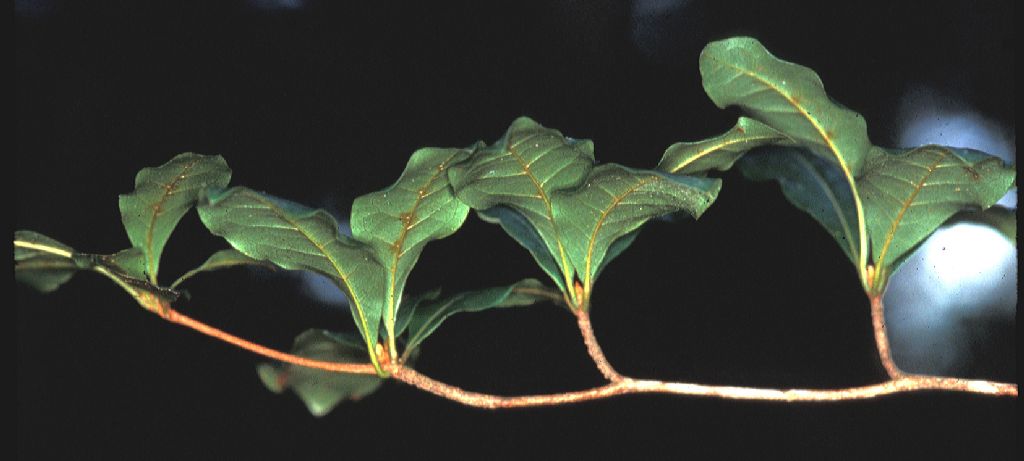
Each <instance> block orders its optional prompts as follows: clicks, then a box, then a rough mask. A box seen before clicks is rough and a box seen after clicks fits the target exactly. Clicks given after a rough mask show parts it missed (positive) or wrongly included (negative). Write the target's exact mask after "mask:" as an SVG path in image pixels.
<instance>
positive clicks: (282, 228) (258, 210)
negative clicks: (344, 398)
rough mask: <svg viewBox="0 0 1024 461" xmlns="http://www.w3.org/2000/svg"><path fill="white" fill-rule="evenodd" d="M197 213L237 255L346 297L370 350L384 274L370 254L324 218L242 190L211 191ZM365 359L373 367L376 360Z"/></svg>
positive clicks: (320, 213)
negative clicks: (308, 275)
mask: <svg viewBox="0 0 1024 461" xmlns="http://www.w3.org/2000/svg"><path fill="white" fill-rule="evenodd" d="M198 209H199V217H200V219H202V221H203V224H205V225H206V227H207V228H209V230H210V232H212V233H213V234H215V235H219V236H221V237H224V239H225V240H227V241H228V243H230V244H231V246H232V247H234V248H235V249H236V250H238V251H239V252H241V253H242V254H244V255H246V256H248V257H250V258H253V259H256V260H260V261H269V262H271V263H273V264H275V265H277V266H279V267H281V268H284V269H288V270H308V271H313V272H317V273H319V274H321V275H324V276H326V277H328V278H330V279H331V280H332V281H333V282H334V283H335V284H337V285H338V286H339V287H340V288H341V289H342V290H343V291H344V292H345V294H346V295H347V296H348V299H349V300H350V303H349V305H350V306H351V307H352V316H353V318H354V319H355V322H356V326H357V327H358V328H359V331H360V332H361V333H362V334H363V338H364V339H365V341H366V347H367V350H369V351H373V350H374V348H375V346H376V344H377V330H378V327H379V325H380V320H381V313H382V307H383V299H384V271H383V268H382V267H381V265H380V263H379V262H378V261H377V259H376V256H375V255H374V252H373V250H372V249H371V248H370V247H369V246H367V245H366V244H364V243H361V242H359V241H356V240H353V239H351V238H349V237H348V236H345V235H343V234H342V233H341V232H340V231H339V230H338V223H337V221H335V219H334V218H333V217H332V216H331V215H330V214H328V213H327V212H326V211H323V210H314V209H311V208H306V207H304V206H302V205H298V204H295V203H292V202H288V201H285V200H282V199H279V198H275V197H271V196H268V195H264V194H261V193H258V192H254V191H252V190H250V189H247V188H244V187H234V188H231V189H228V190H226V191H217V192H211V193H210V194H209V198H208V200H207V201H206V202H204V203H201V204H200V205H199V207H198ZM371 354H372V352H371ZM371 357H372V358H373V360H374V362H375V364H376V357H373V356H372V355H371Z"/></svg>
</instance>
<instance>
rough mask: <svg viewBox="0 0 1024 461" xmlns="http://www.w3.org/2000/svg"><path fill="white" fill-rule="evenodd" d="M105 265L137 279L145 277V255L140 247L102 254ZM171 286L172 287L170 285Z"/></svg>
mask: <svg viewBox="0 0 1024 461" xmlns="http://www.w3.org/2000/svg"><path fill="white" fill-rule="evenodd" d="M102 260H103V262H104V263H105V264H107V265H112V266H113V267H114V268H115V269H117V270H118V271H120V272H122V273H124V274H127V275H129V276H131V277H133V278H136V279H139V280H145V279H146V255H145V253H143V251H142V249H141V248H128V249H126V250H121V251H118V252H117V253H114V254H112V255H110V256H103V257H102ZM172 288H173V287H172Z"/></svg>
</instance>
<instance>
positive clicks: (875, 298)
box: [871, 295, 906, 379]
mask: <svg viewBox="0 0 1024 461" xmlns="http://www.w3.org/2000/svg"><path fill="white" fill-rule="evenodd" d="M871 326H872V329H873V330H874V331H875V347H876V348H878V358H879V359H881V361H882V366H883V367H885V372H886V373H888V374H889V378H891V379H898V378H901V377H903V376H905V375H906V374H905V373H903V370H900V368H899V367H898V366H896V362H895V361H893V359H892V349H890V348H889V334H888V332H887V329H886V326H885V305H884V304H883V303H882V295H872V296H871Z"/></svg>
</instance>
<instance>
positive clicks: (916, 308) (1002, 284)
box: [885, 223, 1017, 373]
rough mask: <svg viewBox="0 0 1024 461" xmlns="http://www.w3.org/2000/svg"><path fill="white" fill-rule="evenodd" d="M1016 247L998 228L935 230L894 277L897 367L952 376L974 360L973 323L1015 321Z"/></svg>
mask: <svg viewBox="0 0 1024 461" xmlns="http://www.w3.org/2000/svg"><path fill="white" fill-rule="evenodd" d="M1016 282H1017V248H1016V247H1015V246H1014V245H1013V243H1011V242H1010V241H1009V240H1007V239H1006V238H1005V237H1004V236H1003V235H1002V234H1000V233H999V232H997V231H996V230H994V229H992V228H990V227H988V226H984V225H979V224H971V223H960V224H956V225H953V226H950V227H947V228H943V229H940V230H938V231H937V232H936V233H935V234H933V235H932V237H931V238H929V239H928V240H927V241H925V243H924V244H923V245H922V246H921V248H919V249H918V250H917V251H916V252H915V253H914V254H913V256H911V257H910V258H909V259H908V260H907V261H906V262H905V263H904V264H903V266H902V267H900V269H899V270H898V271H897V272H896V273H895V274H893V277H892V279H891V281H890V284H889V289H888V292H887V293H886V296H885V303H886V309H887V315H886V319H887V321H888V325H889V331H890V335H889V336H890V339H891V341H892V347H893V352H894V356H895V359H896V362H897V364H899V365H900V366H901V367H903V368H904V369H906V370H908V371H912V372H928V373H953V372H956V371H958V370H959V369H961V368H964V367H965V365H966V364H967V363H969V362H970V361H971V357H968V356H967V353H968V352H969V346H970V343H971V341H973V338H971V337H970V335H968V333H967V331H966V330H964V329H963V325H964V323H965V322H970V321H971V319H972V318H981V317H997V318H1003V319H1004V320H1005V321H1006V322H1015V321H1016V320H1015V317H1016V305H1017V283H1016Z"/></svg>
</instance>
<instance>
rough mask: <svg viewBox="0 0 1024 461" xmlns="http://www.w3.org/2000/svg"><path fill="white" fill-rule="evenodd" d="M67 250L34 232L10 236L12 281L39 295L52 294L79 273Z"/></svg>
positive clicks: (58, 243) (72, 257) (70, 250)
mask: <svg viewBox="0 0 1024 461" xmlns="http://www.w3.org/2000/svg"><path fill="white" fill-rule="evenodd" d="M76 254H77V253H76V252H75V250H74V249H72V248H71V247H69V246H67V245H65V244H63V243H61V242H58V241H56V240H54V239H52V238H50V237H47V236H45V235H43V234H40V233H38V232H33V231H28V230H19V231H15V232H14V263H15V264H14V279H15V280H16V281H18V282H21V283H24V284H26V285H29V286H31V287H32V288H35V289H36V290H39V291H41V292H43V293H49V292H51V291H54V290H56V289H57V288H59V287H60V286H61V285H63V284H64V283H65V282H67V281H68V280H70V279H71V277H72V276H73V275H75V272H77V271H79V270H81V269H83V267H81V266H80V265H79V264H77V263H76V262H75V260H74V256H75V255H76Z"/></svg>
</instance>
